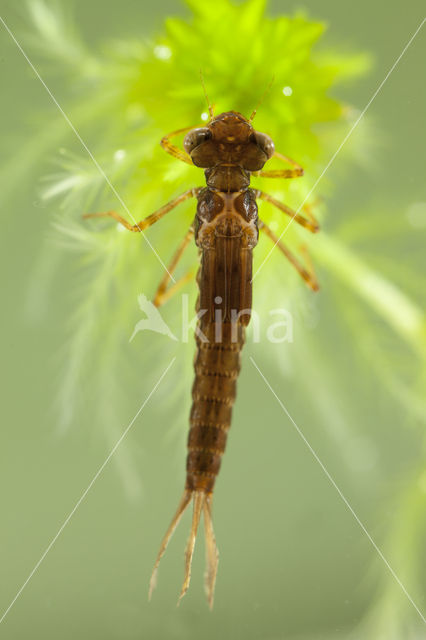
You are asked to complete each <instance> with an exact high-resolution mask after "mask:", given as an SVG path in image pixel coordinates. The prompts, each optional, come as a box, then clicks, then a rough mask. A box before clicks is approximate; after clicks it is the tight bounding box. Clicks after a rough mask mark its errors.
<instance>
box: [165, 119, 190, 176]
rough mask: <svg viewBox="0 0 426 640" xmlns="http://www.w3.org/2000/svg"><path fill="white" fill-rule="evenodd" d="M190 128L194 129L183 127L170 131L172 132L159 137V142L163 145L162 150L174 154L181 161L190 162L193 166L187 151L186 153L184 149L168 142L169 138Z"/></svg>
mask: <svg viewBox="0 0 426 640" xmlns="http://www.w3.org/2000/svg"><path fill="white" fill-rule="evenodd" d="M191 129H195V127H184V129H177V130H176V131H172V133H169V134H167V136H164V138H162V139H161V142H160V144H161V146H162V147H163V149H164V151H167V153H170V155H172V156H174V157H175V158H177V159H178V160H182V162H186V163H187V164H190V165H192V166H193V162H192V160H191V156H190V155H189V154H188V153H186V151H184V150H183V149H180V147H177V146H176V145H174V144H172V143H171V142H170V138H174V137H175V136H178V135H179V134H180V133H186V132H187V131H191Z"/></svg>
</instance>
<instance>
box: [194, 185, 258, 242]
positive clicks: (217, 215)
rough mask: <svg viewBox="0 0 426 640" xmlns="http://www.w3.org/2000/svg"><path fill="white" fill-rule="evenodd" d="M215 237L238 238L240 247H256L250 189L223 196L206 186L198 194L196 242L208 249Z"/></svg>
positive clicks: (253, 199) (255, 213) (255, 208)
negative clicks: (240, 241)
mask: <svg viewBox="0 0 426 640" xmlns="http://www.w3.org/2000/svg"><path fill="white" fill-rule="evenodd" d="M218 237H227V238H241V240H242V246H243V247H246V248H250V249H252V248H253V247H255V246H256V244H257V239H258V229H257V204H256V199H255V197H254V193H253V191H252V190H251V189H244V190H243V191H236V192H231V193H226V192H223V191H215V190H213V189H210V188H209V187H206V188H205V189H203V190H202V191H201V192H200V193H199V195H198V206H197V214H196V217H195V240H196V243H197V246H199V247H200V248H204V249H207V248H211V247H213V246H214V243H215V239H216V238H218Z"/></svg>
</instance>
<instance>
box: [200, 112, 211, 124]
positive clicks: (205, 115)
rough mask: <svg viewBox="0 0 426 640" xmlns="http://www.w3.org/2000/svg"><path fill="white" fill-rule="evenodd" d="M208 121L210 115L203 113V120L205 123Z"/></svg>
mask: <svg viewBox="0 0 426 640" xmlns="http://www.w3.org/2000/svg"><path fill="white" fill-rule="evenodd" d="M208 119H209V114H208V113H206V112H205V111H203V113H202V114H201V120H204V122H206V120H208Z"/></svg>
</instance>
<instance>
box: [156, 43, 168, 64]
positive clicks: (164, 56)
mask: <svg viewBox="0 0 426 640" xmlns="http://www.w3.org/2000/svg"><path fill="white" fill-rule="evenodd" d="M154 55H155V57H156V58H158V59H159V60H169V59H170V58H171V57H172V50H171V49H170V47H166V45H164V44H159V45H157V46H156V47H154Z"/></svg>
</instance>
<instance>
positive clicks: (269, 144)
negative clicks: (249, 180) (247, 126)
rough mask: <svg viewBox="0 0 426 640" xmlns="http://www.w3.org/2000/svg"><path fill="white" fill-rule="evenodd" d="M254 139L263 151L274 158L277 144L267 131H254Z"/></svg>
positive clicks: (268, 156)
mask: <svg viewBox="0 0 426 640" xmlns="http://www.w3.org/2000/svg"><path fill="white" fill-rule="evenodd" d="M254 139H255V141H256V144H257V145H258V146H259V147H260V148H261V149H262V151H263V153H264V154H265V155H266V156H267V158H268V160H269V158H272V156H273V155H274V152H275V145H274V143H273V141H272V138H270V137H269V136H267V135H266V133H259V132H258V131H255V132H254Z"/></svg>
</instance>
